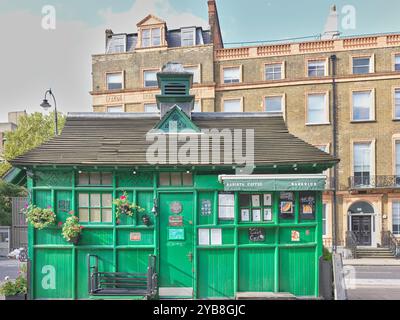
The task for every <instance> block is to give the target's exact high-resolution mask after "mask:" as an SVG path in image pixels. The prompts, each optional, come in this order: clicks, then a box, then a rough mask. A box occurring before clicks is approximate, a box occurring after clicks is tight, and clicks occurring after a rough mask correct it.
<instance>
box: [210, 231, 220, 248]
mask: <svg viewBox="0 0 400 320" xmlns="http://www.w3.org/2000/svg"><path fill="white" fill-rule="evenodd" d="M211 245H213V246H220V245H222V230H221V229H211Z"/></svg>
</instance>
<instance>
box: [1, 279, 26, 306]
mask: <svg viewBox="0 0 400 320" xmlns="http://www.w3.org/2000/svg"><path fill="white" fill-rule="evenodd" d="M5 280H6V281H5V282H4V283H3V284H2V285H1V286H0V295H3V296H5V300H26V293H27V292H28V283H27V281H26V278H25V277H24V276H22V275H20V276H18V277H17V279H15V281H12V280H10V279H9V278H8V277H6V278H5Z"/></svg>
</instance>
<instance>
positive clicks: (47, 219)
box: [24, 205, 56, 229]
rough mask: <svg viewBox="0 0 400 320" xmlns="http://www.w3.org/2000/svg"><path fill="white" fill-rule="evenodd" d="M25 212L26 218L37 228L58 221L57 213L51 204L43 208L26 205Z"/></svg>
mask: <svg viewBox="0 0 400 320" xmlns="http://www.w3.org/2000/svg"><path fill="white" fill-rule="evenodd" d="M24 213H25V215H26V220H27V221H28V222H29V223H31V224H32V225H33V226H34V227H35V228H36V229H44V228H46V227H48V226H50V225H53V224H55V222H56V215H55V213H54V211H53V209H52V208H51V206H48V207H47V208H46V209H42V208H39V207H36V206H34V205H29V206H28V205H27V206H25V210H24Z"/></svg>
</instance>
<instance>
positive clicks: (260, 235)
mask: <svg viewBox="0 0 400 320" xmlns="http://www.w3.org/2000/svg"><path fill="white" fill-rule="evenodd" d="M249 240H250V241H252V242H264V240H265V230H264V229H262V228H250V229H249Z"/></svg>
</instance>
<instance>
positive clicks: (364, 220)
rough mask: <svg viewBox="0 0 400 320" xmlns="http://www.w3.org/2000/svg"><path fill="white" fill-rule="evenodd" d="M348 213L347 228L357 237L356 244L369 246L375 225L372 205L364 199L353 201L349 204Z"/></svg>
mask: <svg viewBox="0 0 400 320" xmlns="http://www.w3.org/2000/svg"><path fill="white" fill-rule="evenodd" d="M348 214H349V222H350V223H349V228H350V231H353V232H354V234H355V236H356V237H357V241H358V245H359V246H371V245H372V233H373V231H374V227H375V226H374V223H375V221H374V217H375V210H374V208H373V207H372V205H371V204H369V203H368V202H365V201H358V202H355V203H353V204H352V205H351V206H350V208H349V210H348Z"/></svg>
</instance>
